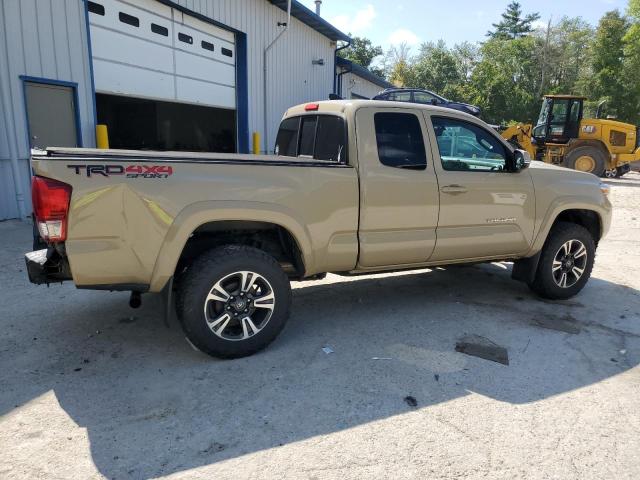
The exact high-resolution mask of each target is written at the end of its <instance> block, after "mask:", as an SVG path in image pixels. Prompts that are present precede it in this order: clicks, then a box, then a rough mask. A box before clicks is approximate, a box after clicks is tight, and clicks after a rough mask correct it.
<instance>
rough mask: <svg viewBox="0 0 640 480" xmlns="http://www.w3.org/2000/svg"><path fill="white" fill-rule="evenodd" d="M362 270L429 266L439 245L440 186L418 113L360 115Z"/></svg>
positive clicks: (380, 111) (375, 110) (374, 110)
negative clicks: (428, 261)
mask: <svg viewBox="0 0 640 480" xmlns="http://www.w3.org/2000/svg"><path fill="white" fill-rule="evenodd" d="M356 138H357V144H358V167H359V174H360V229H359V239H360V255H359V261H358V266H359V267H361V268H369V267H380V266H396V265H397V266H402V265H411V264H416V263H422V262H426V261H427V260H428V259H429V257H430V256H431V254H432V252H433V249H434V247H435V242H436V226H437V223H438V208H439V206H438V202H439V198H438V182H437V179H436V176H435V171H434V165H433V161H432V159H431V157H430V156H429V155H428V152H430V151H431V149H430V146H429V142H428V136H427V130H426V122H425V119H424V117H423V116H422V115H420V114H419V113H418V114H416V112H415V110H411V109H403V108H374V107H363V108H360V109H359V110H358V111H357V113H356Z"/></svg>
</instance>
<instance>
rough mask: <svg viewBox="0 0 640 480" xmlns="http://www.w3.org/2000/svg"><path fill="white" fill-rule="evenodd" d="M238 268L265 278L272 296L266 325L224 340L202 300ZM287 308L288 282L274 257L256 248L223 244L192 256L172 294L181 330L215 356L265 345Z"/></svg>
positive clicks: (235, 354)
mask: <svg viewBox="0 0 640 480" xmlns="http://www.w3.org/2000/svg"><path fill="white" fill-rule="evenodd" d="M239 271H251V272H256V273H258V274H259V275H261V276H262V277H264V278H265V279H266V280H268V282H269V284H270V285H271V287H272V289H273V294H274V296H275V300H274V308H273V313H272V314H271V317H270V318H269V320H268V321H267V323H266V325H265V326H264V327H263V328H262V329H261V330H260V331H259V332H258V333H256V334H255V335H253V336H251V337H249V338H247V339H245V340H236V341H232V340H225V339H223V338H220V337H219V336H218V335H216V334H214V332H213V331H212V330H211V328H210V327H209V325H208V323H207V319H206V317H205V310H204V309H205V303H206V298H207V296H208V295H209V292H210V291H211V289H212V288H213V287H214V285H215V284H216V282H218V281H220V280H221V279H222V278H224V277H225V276H226V275H229V274H232V273H234V272H239ZM290 308H291V285H290V283H289V279H288V278H287V276H286V274H285V273H284V272H283V271H282V268H280V265H279V264H278V262H276V260H275V259H274V258H273V257H272V256H270V255H268V254H267V253H265V252H263V251H262V250H258V249H256V248H252V247H247V246H242V245H227V246H223V247H218V248H214V249H212V250H209V251H207V252H205V253H203V254H202V255H200V256H199V257H198V258H196V259H195V260H194V261H193V263H192V264H191V266H190V267H189V268H188V269H187V272H186V273H185V274H184V276H183V277H182V279H181V282H180V285H179V287H178V292H177V295H176V311H177V314H178V318H179V320H180V324H181V326H182V329H183V331H184V333H185V335H186V337H187V339H188V340H189V342H191V344H192V345H193V346H195V347H196V348H197V349H199V350H200V351H202V352H204V353H206V354H208V355H211V356H213V357H218V358H239V357H245V356H248V355H252V354H253V353H256V352H258V351H259V350H262V349H264V348H265V347H266V346H267V345H269V344H270V343H271V342H272V341H273V340H275V338H276V337H277V336H278V334H279V333H280V332H281V331H282V329H283V328H284V326H285V324H286V322H287V320H288V318H289V311H290Z"/></svg>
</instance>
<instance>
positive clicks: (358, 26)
mask: <svg viewBox="0 0 640 480" xmlns="http://www.w3.org/2000/svg"><path fill="white" fill-rule="evenodd" d="M376 16H377V13H376V9H375V8H374V7H373V5H371V4H369V5H367V6H366V7H364V8H363V9H362V10H358V11H357V12H356V13H355V15H338V16H336V17H333V18H331V19H330V20H329V21H330V22H331V23H332V24H333V25H335V26H336V27H337V28H338V29H339V30H342V31H343V32H350V33H352V34H353V35H362V34H363V33H365V32H366V31H367V30H369V27H371V25H372V24H373V19H374V18H376Z"/></svg>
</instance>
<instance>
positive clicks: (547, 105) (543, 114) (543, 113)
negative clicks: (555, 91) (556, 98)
mask: <svg viewBox="0 0 640 480" xmlns="http://www.w3.org/2000/svg"><path fill="white" fill-rule="evenodd" d="M552 104H553V100H551V99H550V98H545V99H544V102H543V103H542V110H540V116H539V117H538V123H536V126H538V125H546V123H547V119H548V118H549V113H550V112H551V105H552Z"/></svg>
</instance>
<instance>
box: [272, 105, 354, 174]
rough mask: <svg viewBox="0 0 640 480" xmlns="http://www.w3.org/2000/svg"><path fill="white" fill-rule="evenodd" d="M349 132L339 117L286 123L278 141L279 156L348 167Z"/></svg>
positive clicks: (295, 119) (303, 118) (302, 118)
mask: <svg viewBox="0 0 640 480" xmlns="http://www.w3.org/2000/svg"><path fill="white" fill-rule="evenodd" d="M346 142H347V132H346V128H345V123H344V120H343V119H342V118H341V117H338V116H335V115H304V116H300V117H290V118H287V119H285V120H283V121H282V123H281V124H280V130H279V131H278V137H277V139H276V155H284V156H288V157H299V156H304V157H310V158H314V159H315V160H323V161H329V162H336V163H338V162H340V163H345V161H346Z"/></svg>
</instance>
